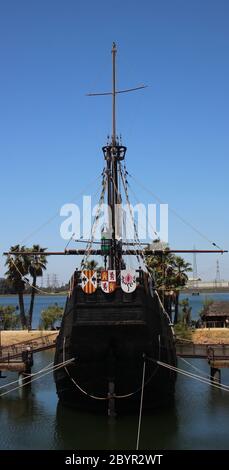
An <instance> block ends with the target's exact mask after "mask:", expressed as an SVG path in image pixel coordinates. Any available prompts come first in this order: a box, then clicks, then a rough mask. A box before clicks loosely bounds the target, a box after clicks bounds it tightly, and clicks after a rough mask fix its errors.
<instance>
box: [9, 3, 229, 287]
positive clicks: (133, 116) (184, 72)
mask: <svg viewBox="0 0 229 470" xmlns="http://www.w3.org/2000/svg"><path fill="white" fill-rule="evenodd" d="M113 41H115V42H116V43H117V48H118V52H117V86H118V88H121V89H123V88H131V87H135V86H138V85H140V84H142V83H144V84H145V85H147V88H146V89H144V90H142V91H138V92H135V93H130V94H123V95H120V96H119V97H118V102H117V128H118V133H121V134H122V141H123V144H125V145H127V147H128V150H127V156H126V164H127V167H128V170H129V172H130V174H131V175H133V177H134V178H136V180H135V179H132V178H131V179H130V183H131V185H132V187H133V188H134V192H135V194H137V197H138V199H139V200H140V201H141V202H143V203H145V204H148V203H155V198H154V197H153V196H152V194H150V193H149V192H148V193H147V192H146V191H145V190H143V188H142V186H144V187H146V188H148V189H149V190H150V191H151V193H153V194H155V195H157V197H158V198H160V199H161V200H162V201H163V202H164V203H167V204H168V205H169V243H170V246H171V247H172V248H174V249H175V248H178V249H182V248H183V249H192V248H193V246H194V245H195V247H196V248H197V249H211V248H213V247H212V246H211V244H210V242H209V240H210V241H213V242H215V243H216V244H217V245H219V246H220V247H221V248H224V249H228V248H229V240H228V233H229V217H228V206H229V191H228V174H229V163H228V157H229V155H228V153H229V133H228V124H229V2H228V1H227V0H190V1H189V0H185V1H184V0H183V1H182V0H141V2H140V1H138V0H122V1H121V0H116V1H115V2H114V1H110V0H106V1H105V0H96V1H92V0H39V1H36V0H33V1H31V0H20V2H19V1H18V0H7V1H6V0H0V67H1V73H0V103H1V105H0V162H1V165H0V175H1V180H0V181H1V183H0V196H1V204H0V220H1V235H0V252H1V253H3V252H4V251H5V250H8V248H9V247H10V246H11V245H14V244H17V243H24V244H26V245H27V246H32V245H33V244H34V243H39V244H40V245H41V246H44V247H47V248H48V249H50V250H52V249H54V250H56V249H58V250H63V249H64V248H65V246H66V241H65V240H63V239H62V238H61V236H60V232H59V229H60V225H61V223H62V221H63V217H60V208H61V207H62V206H63V204H66V203H69V202H71V201H75V202H76V203H79V204H80V198H78V199H77V195H79V194H80V193H82V194H85V195H88V194H95V193H96V191H97V190H98V189H99V184H100V180H99V177H100V175H101V171H102V169H103V154H102V151H101V147H102V146H103V145H104V144H106V139H107V135H108V134H110V133H111V100H110V98H109V97H107V96H104V97H97V98H92V97H90V98H89V97H87V96H85V95H86V93H88V92H94V91H96V92H100V91H109V90H110V88H111V54H110V51H111V47H112V42H113ZM170 209H172V210H170ZM174 210H175V212H176V213H178V214H179V216H180V217H181V218H183V219H185V221H187V222H188V224H191V225H192V226H194V227H195V229H196V230H193V229H191V227H190V225H187V223H183V222H182V221H181V219H180V218H178V217H176V216H175V215H174V212H173V211H174ZM40 227H42V228H40ZM39 228H40V229H39ZM38 229H39V230H38ZM200 234H201V235H200ZM71 247H72V248H74V247H75V244H74V245H73V246H72V245H71ZM217 259H218V260H219V265H220V276H221V278H222V279H223V278H224V279H227V280H229V255H228V254H225V255H213V254H210V255H198V256H197V266H198V273H199V275H200V276H201V277H202V278H203V279H214V278H215V276H216V261H217ZM187 260H189V261H191V262H192V258H191V257H187ZM75 264H76V259H75V258H73V257H72V258H70V257H69V258H67V259H66V258H64V257H61V258H58V257H56V258H54V257H53V258H49V265H48V272H49V273H56V274H57V275H58V278H59V281H60V282H62V281H64V282H65V281H67V280H68V278H69V276H70V274H71V272H72V271H73V269H74V267H75ZM4 272H5V267H4V257H2V256H1V258H0V276H2V275H3V274H4Z"/></svg>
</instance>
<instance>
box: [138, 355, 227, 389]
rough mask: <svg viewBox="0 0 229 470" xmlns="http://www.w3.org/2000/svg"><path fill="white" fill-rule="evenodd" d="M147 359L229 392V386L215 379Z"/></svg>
mask: <svg viewBox="0 0 229 470" xmlns="http://www.w3.org/2000/svg"><path fill="white" fill-rule="evenodd" d="M146 359H147V360H149V361H152V362H156V363H157V364H158V365H159V366H161V367H165V368H166V369H170V370H172V371H174V372H178V373H179V374H181V375H184V376H186V377H189V378H192V379H194V380H198V381H199V382H202V383H205V384H206V385H210V386H211V387H215V388H218V389H220V390H224V391H225V392H229V386H228V385H225V384H220V385H219V383H218V382H216V381H214V380H213V381H211V380H209V379H206V378H205V377H203V376H200V375H197V374H192V373H191V372H188V371H185V370H184V369H179V368H178V367H175V366H172V365H170V364H167V363H166V362H161V361H157V360H155V359H153V358H151V357H146Z"/></svg>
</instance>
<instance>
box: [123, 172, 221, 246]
mask: <svg viewBox="0 0 229 470" xmlns="http://www.w3.org/2000/svg"><path fill="white" fill-rule="evenodd" d="M128 175H129V176H130V177H131V178H132V179H133V180H134V181H135V182H136V183H137V184H138V185H139V186H140V187H141V188H142V189H144V190H145V191H146V192H148V193H149V194H151V195H152V196H153V197H154V198H155V199H156V200H157V201H158V202H159V203H160V204H163V201H162V200H161V199H160V198H159V197H158V196H157V195H156V194H154V193H153V192H152V191H151V190H150V189H148V188H147V187H146V186H145V185H144V184H142V183H141V182H140V181H138V180H137V179H136V178H135V177H134V176H133V175H131V174H130V173H128ZM169 211H170V212H172V213H173V214H174V215H175V216H176V217H177V218H178V219H180V220H181V222H183V223H184V224H185V225H187V226H188V227H190V228H191V229H192V230H193V231H194V232H196V233H197V234H198V235H199V236H200V237H202V238H203V239H205V240H207V241H208V242H209V243H210V244H211V245H212V246H214V247H216V248H218V249H219V250H221V247H220V246H219V245H217V244H216V243H215V242H214V241H213V240H211V239H210V238H208V237H207V235H205V234H204V233H203V232H201V231H200V230H199V229H197V228H196V227H195V226H194V225H192V224H191V223H190V222H188V221H187V220H186V219H184V217H182V216H181V215H179V214H178V212H177V211H176V210H175V209H173V208H172V207H171V206H169Z"/></svg>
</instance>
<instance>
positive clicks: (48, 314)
mask: <svg viewBox="0 0 229 470" xmlns="http://www.w3.org/2000/svg"><path fill="white" fill-rule="evenodd" d="M62 316H63V308H62V307H60V306H59V305H58V304H57V303H55V304H54V305H49V307H48V308H46V309H45V310H42V312H41V322H40V327H41V328H43V329H44V330H50V329H51V330H54V329H55V324H56V323H57V322H60V320H61V319H62Z"/></svg>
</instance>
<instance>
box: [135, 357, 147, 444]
mask: <svg viewBox="0 0 229 470" xmlns="http://www.w3.org/2000/svg"><path fill="white" fill-rule="evenodd" d="M145 371H146V361H145V359H144V362H143V369H142V389H141V401H140V409H139V418H138V434H137V444H136V450H138V448H139V440H140V432H141V423H142V406H143V396H144V388H145Z"/></svg>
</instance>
